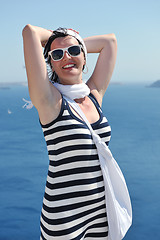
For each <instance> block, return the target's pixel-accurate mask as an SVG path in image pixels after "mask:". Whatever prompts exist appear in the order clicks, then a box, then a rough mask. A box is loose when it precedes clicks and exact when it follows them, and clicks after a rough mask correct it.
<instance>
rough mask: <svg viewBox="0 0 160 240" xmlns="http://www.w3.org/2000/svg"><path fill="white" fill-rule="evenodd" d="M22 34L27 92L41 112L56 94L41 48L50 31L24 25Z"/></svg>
mask: <svg viewBox="0 0 160 240" xmlns="http://www.w3.org/2000/svg"><path fill="white" fill-rule="evenodd" d="M22 35H23V44H24V58H25V65H26V72H27V78H28V86H29V93H30V97H31V100H32V102H33V104H34V106H35V107H36V108H37V109H38V111H39V112H40V113H41V112H43V108H45V107H46V106H49V105H50V103H51V102H53V99H52V98H54V96H56V90H55V88H54V87H53V86H51V84H50V82H49V79H48V74H47V68H46V63H45V59H44V57H43V50H42V46H43V45H44V44H45V42H46V41H47V40H48V38H49V37H50V36H51V31H49V30H46V29H43V28H40V27H36V26H32V25H26V26H25V28H24V29H23V32H22ZM53 91H55V94H53ZM41 115H43V114H41Z"/></svg>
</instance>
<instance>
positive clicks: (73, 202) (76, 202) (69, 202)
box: [43, 192, 104, 211]
mask: <svg viewBox="0 0 160 240" xmlns="http://www.w3.org/2000/svg"><path fill="white" fill-rule="evenodd" d="M103 197H104V192H98V193H95V194H93V195H89V196H84V197H80V198H78V197H76V198H69V199H61V200H60V201H54V202H53V201H52V202H50V201H48V200H47V199H45V198H44V199H43V204H44V205H45V206H46V207H48V209H51V208H53V211H54V210H55V209H56V210H57V211H58V210H60V209H59V207H62V209H63V208H64V209H66V208H67V206H68V208H70V209H72V207H73V208H74V207H75V206H81V204H82V205H83V204H84V202H86V204H87V203H88V202H90V201H92V200H95V201H99V200H100V199H101V198H103Z"/></svg>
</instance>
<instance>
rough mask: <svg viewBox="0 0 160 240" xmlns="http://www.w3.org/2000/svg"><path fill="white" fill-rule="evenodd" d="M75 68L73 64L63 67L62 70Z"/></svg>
mask: <svg viewBox="0 0 160 240" xmlns="http://www.w3.org/2000/svg"><path fill="white" fill-rule="evenodd" d="M73 67H75V64H67V65H65V66H64V67H62V68H63V69H68V68H73Z"/></svg>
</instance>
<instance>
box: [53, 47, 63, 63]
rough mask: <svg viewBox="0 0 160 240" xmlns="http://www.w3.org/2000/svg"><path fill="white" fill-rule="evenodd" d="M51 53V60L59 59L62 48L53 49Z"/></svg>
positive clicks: (61, 54) (61, 55)
mask: <svg viewBox="0 0 160 240" xmlns="http://www.w3.org/2000/svg"><path fill="white" fill-rule="evenodd" d="M51 55H52V58H53V60H55V61H57V60H60V59H61V58H62V57H63V50H61V49H57V50H54V51H53V52H52V53H51Z"/></svg>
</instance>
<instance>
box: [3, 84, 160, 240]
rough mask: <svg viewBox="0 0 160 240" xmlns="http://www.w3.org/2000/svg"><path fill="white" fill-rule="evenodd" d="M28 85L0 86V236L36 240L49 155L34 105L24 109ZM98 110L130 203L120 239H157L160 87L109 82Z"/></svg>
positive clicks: (159, 217) (159, 210) (18, 239)
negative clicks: (107, 126) (129, 220)
mask: <svg viewBox="0 0 160 240" xmlns="http://www.w3.org/2000/svg"><path fill="white" fill-rule="evenodd" d="M23 97H24V98H26V99H28V98H29V95H28V90H27V87H25V86H14V85H12V86H10V87H9V88H3V89H2V88H1V89H0V127H1V131H0V240H28V239H30V240H36V239H39V234H40V230H39V222H40V212H41V207H42V200H43V194H44V188H45V181H46V175H47V170H48V169H47V168H48V156H47V151H46V145H45V141H44V139H43V134H42V130H41V127H40V124H39V119H38V115H37V112H36V110H35V108H33V109H32V110H26V109H23V108H22V106H23V104H24V103H23V101H22V98H23ZM103 110H104V113H105V115H106V116H107V118H108V121H109V123H110V125H111V128H112V139H111V142H110V149H111V151H112V153H113V155H114V157H115V159H116V160H117V162H118V164H119V165H120V167H121V169H122V171H123V173H124V175H125V178H126V181H127V185H128V188H129V192H130V195H131V200H132V206H133V225H132V227H131V228H130V230H129V231H128V233H127V235H126V237H125V238H124V239H125V240H135V239H136V240H147V239H154V240H159V239H160V231H159V222H160V187H159V184H160V174H159V172H160V89H158V88H147V87H145V86H144V85H110V86H109V88H108V90H107V93H106V95H105V97H104V102H103Z"/></svg>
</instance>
